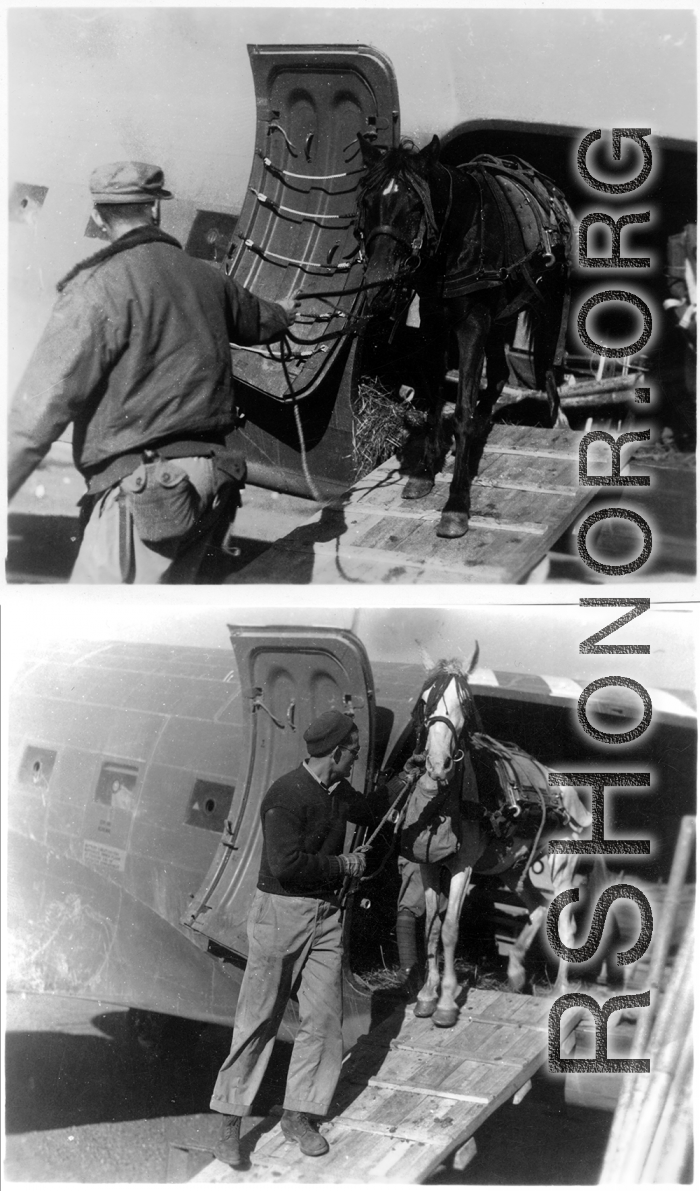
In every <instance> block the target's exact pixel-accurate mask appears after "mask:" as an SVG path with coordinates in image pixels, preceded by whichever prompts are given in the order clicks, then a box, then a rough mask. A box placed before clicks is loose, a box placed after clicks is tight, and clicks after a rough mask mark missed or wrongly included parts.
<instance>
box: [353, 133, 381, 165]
mask: <svg viewBox="0 0 700 1191" xmlns="http://www.w3.org/2000/svg"><path fill="white" fill-rule="evenodd" d="M357 139H358V141H359V142H360V152H361V153H362V160H363V161H364V163H365V165H376V164H377V162H378V161H381V159H382V157H383V156H384V150H383V149H380V148H379V145H375V144H374V142H373V141H371V140H370V139H369V137H368V136H365V135H364V133H362V132H358V134H357Z"/></svg>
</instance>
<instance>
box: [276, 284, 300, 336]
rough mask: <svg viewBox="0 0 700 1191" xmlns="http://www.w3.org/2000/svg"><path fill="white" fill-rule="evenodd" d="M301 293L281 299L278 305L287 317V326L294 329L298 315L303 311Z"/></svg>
mask: <svg viewBox="0 0 700 1191" xmlns="http://www.w3.org/2000/svg"><path fill="white" fill-rule="evenodd" d="M298 294H299V291H298V290H297V292H296V293H294V294H290V296H289V297H288V298H279V299H278V301H277V305H278V306H281V307H282V309H283V310H284V313H285V314H286V316H287V326H288V327H293V326H294V323H295V322H296V321H297V315H298V313H299V311H300V310H301V301H300V300H299V296H298Z"/></svg>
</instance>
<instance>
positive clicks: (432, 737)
mask: <svg viewBox="0 0 700 1191" xmlns="http://www.w3.org/2000/svg"><path fill="white" fill-rule="evenodd" d="M478 651H479V647H478V645H477V646H476V649H475V651H474V656H473V657H472V661H471V663H470V665H469V666H468V667H465V666H464V665H463V664H462V663H461V662H460V660H459V659H457V658H454V659H452V660H451V661H441V662H439V663H438V665H437V667H436V668H435V669H434V670H433V671H432V672H431V673H430V675H429V676H428V678H427V679H426V682H425V684H424V686H423V690H422V691H421V695H420V699H419V700H418V703H417V704H416V709H415V711H414V717H415V720H416V722H417V728H418V729H419V735H420V736H421V737H422V738H423V745H422V748H423V750H424V752H425V771H426V774H427V776H428V777H429V778H430V779H432V780H433V781H435V782H437V783H438V784H443V783H444V782H448V781H450V779H451V778H452V776H453V774H454V768H455V765H456V764H457V763H458V762H459V761H461V760H462V759H463V757H464V750H463V748H462V746H461V743H460V742H461V740H462V736H463V733H465V731H466V732H469V731H470V730H471V729H472V728H473V727H474V724H475V720H476V711H475V708H474V702H473V697H472V693H471V690H470V688H469V674H470V672H471V670H472V669H473V668H474V666H475V665H476V661H477V658H478Z"/></svg>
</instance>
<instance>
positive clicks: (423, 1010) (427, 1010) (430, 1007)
mask: <svg viewBox="0 0 700 1191" xmlns="http://www.w3.org/2000/svg"><path fill="white" fill-rule="evenodd" d="M437 1003H438V999H437V997H433V999H432V1001H421V999H420V997H419V998H418V1000H417V1001H416V1003H415V1005H414V1006H413V1016H414V1017H432V1016H433V1014H434V1012H435V1010H436V1009H437Z"/></svg>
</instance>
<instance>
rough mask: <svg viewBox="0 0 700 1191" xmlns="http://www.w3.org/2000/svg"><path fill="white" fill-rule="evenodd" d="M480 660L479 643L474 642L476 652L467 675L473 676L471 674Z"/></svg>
mask: <svg viewBox="0 0 700 1191" xmlns="http://www.w3.org/2000/svg"><path fill="white" fill-rule="evenodd" d="M478 660H479V642H478V641H475V642H474V652H473V654H472V660H471V661H470V663H469V666H468V667H467V675H469V674H471V672H472V670H473V669H474V667H475V666H476V663H477V662H478Z"/></svg>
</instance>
